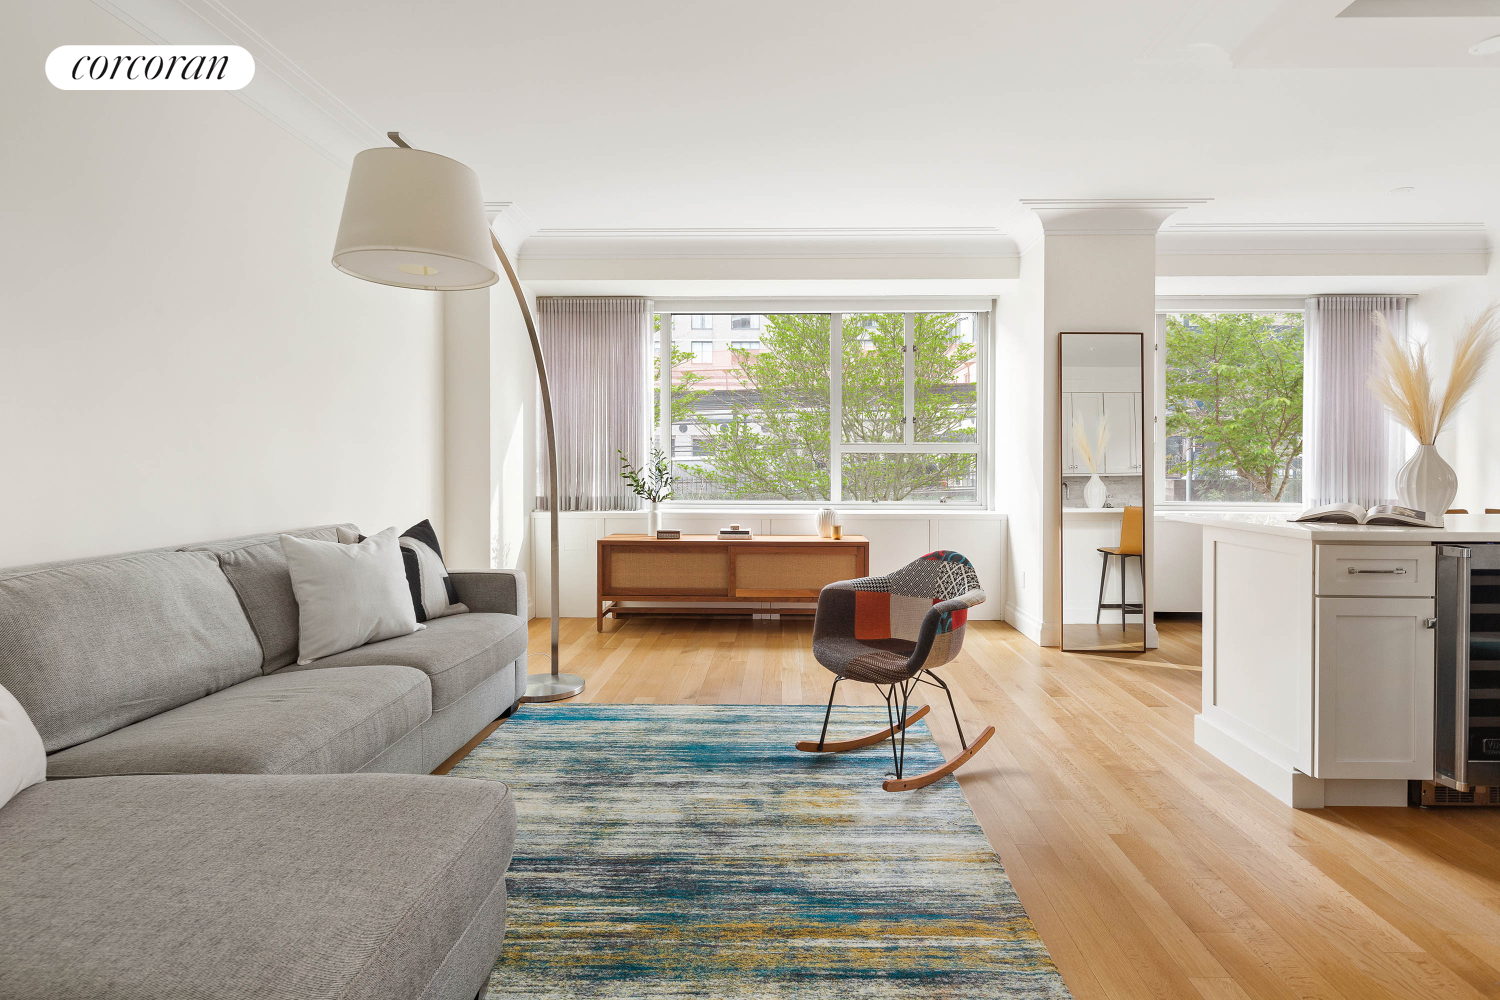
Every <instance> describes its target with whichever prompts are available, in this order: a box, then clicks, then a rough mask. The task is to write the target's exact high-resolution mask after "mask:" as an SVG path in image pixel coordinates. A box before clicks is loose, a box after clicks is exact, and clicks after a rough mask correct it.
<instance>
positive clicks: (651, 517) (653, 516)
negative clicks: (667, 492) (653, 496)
mask: <svg viewBox="0 0 1500 1000" xmlns="http://www.w3.org/2000/svg"><path fill="white" fill-rule="evenodd" d="M660 529H661V505H660V504H658V503H657V502H656V501H655V500H648V501H646V534H647V535H649V536H650V537H652V538H655V537H656V533H657V531H659V530H660Z"/></svg>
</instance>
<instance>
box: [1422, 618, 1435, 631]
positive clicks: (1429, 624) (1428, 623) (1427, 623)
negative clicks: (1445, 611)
mask: <svg viewBox="0 0 1500 1000" xmlns="http://www.w3.org/2000/svg"><path fill="white" fill-rule="evenodd" d="M1422 627H1423V628H1432V629H1435V628H1437V619H1436V618H1424V619H1422Z"/></svg>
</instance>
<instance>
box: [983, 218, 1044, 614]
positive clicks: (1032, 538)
mask: <svg viewBox="0 0 1500 1000" xmlns="http://www.w3.org/2000/svg"><path fill="white" fill-rule="evenodd" d="M1045 277H1046V262H1045V259H1044V254H1043V250H1042V244H1041V242H1040V241H1038V242H1036V243H1035V244H1033V246H1032V248H1031V249H1030V250H1028V251H1027V252H1026V253H1025V254H1023V255H1022V256H1021V264H1020V279H1021V280H1020V281H1019V282H1018V283H1017V285H1016V289H1015V291H1014V292H1013V293H1012V294H1010V295H1007V296H1004V297H1003V298H1000V299H997V300H996V302H995V351H994V357H995V363H994V365H993V366H992V367H993V370H994V372H995V378H994V382H995V389H994V392H995V395H994V400H993V409H992V412H993V413H994V415H995V418H994V426H995V434H994V435H993V439H994V442H995V463H994V464H995V509H996V510H997V511H1000V512H1002V513H1004V514H1005V515H1006V517H1007V519H1008V525H1009V534H1010V538H1009V544H1008V545H1007V546H1006V554H1007V558H1006V574H1005V593H1006V607H1005V620H1006V621H1008V622H1010V623H1011V624H1012V625H1014V626H1015V627H1016V628H1017V629H1019V630H1020V631H1022V632H1024V633H1025V634H1027V635H1028V636H1031V638H1032V639H1034V640H1039V639H1040V638H1041V631H1042V622H1043V619H1044V617H1045V609H1044V607H1043V594H1044V593H1045V584H1044V579H1043V562H1044V558H1045V557H1044V550H1045V548H1046V543H1045V542H1044V540H1045V539H1046V538H1048V537H1050V536H1048V535H1046V533H1045V528H1044V518H1043V509H1044V508H1043V497H1044V495H1045V492H1046V483H1047V481H1048V479H1049V478H1050V473H1049V472H1048V471H1047V470H1048V466H1047V463H1046V460H1045V455H1046V451H1045V445H1044V433H1045V428H1046V423H1047V418H1046V413H1047V410H1046V405H1047V404H1046V397H1047V392H1046V384H1047V383H1046V380H1045V375H1044V373H1045V370H1046V362H1045V361H1044V359H1043V352H1042V346H1043V337H1042V334H1041V331H1042V306H1043V296H1044V292H1045V288H1044V283H1045ZM1054 364H1055V362H1054ZM1054 378H1055V369H1054ZM1053 406H1054V407H1055V406H1056V400H1055V399H1054V400H1053ZM1054 502H1055V500H1054Z"/></svg>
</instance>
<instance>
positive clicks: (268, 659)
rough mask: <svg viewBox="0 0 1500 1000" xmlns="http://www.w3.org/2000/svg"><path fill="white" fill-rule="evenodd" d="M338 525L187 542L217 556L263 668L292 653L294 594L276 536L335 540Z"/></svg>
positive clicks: (278, 664) (294, 642) (294, 650)
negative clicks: (252, 632) (247, 622)
mask: <svg viewBox="0 0 1500 1000" xmlns="http://www.w3.org/2000/svg"><path fill="white" fill-rule="evenodd" d="M341 527H348V526H347V525H337V524H324V525H320V526H318V527H314V528H296V529H294V530H292V531H286V532H279V533H277V534H274V535H247V536H245V537H243V538H230V539H226V540H224V541H221V542H202V543H200V544H198V545H189V546H187V549H189V550H193V551H203V552H212V553H214V554H215V555H216V556H217V557H218V560H219V567H220V568H221V569H223V570H224V575H225V576H226V577H228V578H229V583H230V585H231V586H233V587H234V592H235V593H236V594H238V595H239V598H240V604H241V605H242V606H243V607H244V609H245V617H247V618H249V619H250V627H251V628H252V629H254V630H255V637H256V638H257V639H259V640H260V648H261V653H262V654H263V655H262V658H261V669H262V670H263V671H264V672H265V673H268V674H269V673H270V672H271V671H273V670H279V669H280V668H282V667H284V666H286V665H287V664H288V663H291V662H292V661H293V660H295V659H296V658H297V598H296V595H295V594H293V593H292V576H291V573H290V571H288V569H287V566H286V556H285V555H284V554H283V553H282V551H281V536H282V535H283V534H287V535H292V536H293V537H296V538H312V539H317V540H320V541H325V542H332V541H337V540H338V529H339V528H341Z"/></svg>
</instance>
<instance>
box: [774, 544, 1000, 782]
mask: <svg viewBox="0 0 1500 1000" xmlns="http://www.w3.org/2000/svg"><path fill="white" fill-rule="evenodd" d="M982 603H984V591H982V590H980V589H979V577H978V575H976V574H975V572H974V567H973V565H972V564H971V563H970V562H969V560H967V559H965V558H964V557H963V556H961V555H959V554H958V553H957V552H947V551H941V550H940V551H937V552H929V553H927V554H926V555H925V556H923V557H922V558H920V559H918V560H916V561H915V562H911V563H908V564H907V565H905V566H903V567H901V568H900V569H898V570H896V571H895V572H894V573H892V574H891V575H890V576H867V577H864V578H863V579H859V580H844V581H842V582H840V583H830V584H829V585H828V586H826V587H824V588H823V590H822V592H821V593H819V595H818V610H817V617H816V618H815V619H814V623H813V656H814V657H815V658H816V659H817V661H818V662H819V663H821V664H823V666H825V667H827V668H828V669H829V670H831V671H832V672H833V675H834V677H833V688H832V690H830V691H829V692H828V711H827V712H825V713H824V714H823V732H822V734H821V735H820V736H819V737H818V739H817V741H816V742H813V741H812V740H804V741H802V742H800V743H798V744H797V749H798V750H804V751H806V752H808V753H840V752H842V751H845V750H858V749H860V748H861V747H868V746H873V745H875V744H876V743H880V742H881V741H883V740H885V739H886V738H887V737H889V738H890V740H891V756H892V758H893V759H894V760H895V763H896V770H895V775H896V776H895V777H894V778H892V779H889V780H887V781H886V782H885V784H884V786H883V787H884V788H885V790H886V791H888V792H905V791H910V790H911V789H913V788H921V787H922V786H924V785H930V784H932V783H933V782H934V781H937V780H938V779H939V778H941V777H943V776H944V775H946V774H952V773H953V772H954V771H956V770H958V768H959V767H961V766H962V765H963V764H964V763H965V762H966V761H968V759H969V758H970V757H973V756H974V755H975V754H976V753H978V752H979V748H980V747H982V746H984V745H985V743H987V742H988V741H989V738H990V737H991V736H993V735H994V734H995V727H994V726H988V727H986V728H985V730H984V732H982V733H980V734H979V738H978V739H976V740H975V741H974V742H973V743H969V742H967V741H965V740H964V727H963V723H961V722H959V720H958V709H957V708H956V707H954V704H953V693H952V692H951V691H949V690H948V685H947V684H944V683H943V681H942V680H941V679H940V678H939V677H938V676H937V675H936V674H934V673H933V672H932V671H933V669H934V668H936V667H940V666H942V665H943V664H945V663H948V662H949V661H951V660H953V659H954V658H955V657H956V656H958V653H959V650H960V649H961V648H962V647H963V642H964V628H965V624H966V622H967V621H968V614H969V609H970V608H972V607H974V606H975V605H976V604H982ZM846 680H847V681H863V682H865V683H867V684H874V685H875V687H876V689H877V690H879V691H880V693H881V694H882V695H884V696H885V708H886V717H887V718H888V719H889V720H890V723H891V725H890V728H888V729H883V730H881V731H880V732H878V733H872V734H870V735H869V736H862V737H860V738H859V739H853V740H842V741H838V742H829V741H828V720H829V718H830V716H832V714H833V698H834V695H835V694H836V693H837V692H838V688H839V682H840V681H846ZM918 684H927V685H930V686H932V687H939V688H942V689H943V693H944V694H946V695H947V696H948V707H949V709H951V710H952V711H953V724H954V726H956V727H957V728H958V742H959V744H960V745H961V746H962V747H963V752H962V753H960V754H959V755H958V756H956V757H954V758H953V759H952V760H950V761H948V762H946V763H944V764H943V766H941V767H939V768H935V769H934V770H931V771H928V772H927V773H926V774H922V775H918V776H917V777H914V778H907V777H904V776H903V774H902V766H903V764H904V763H905V757H906V730H907V728H908V727H909V726H911V725H912V723H914V722H916V721H917V720H918V719H920V718H922V717H923V716H924V715H926V714H927V709H928V706H927V705H923V706H921V707H920V708H918V709H917V710H916V711H915V712H913V713H911V714H910V715H907V712H906V708H907V702H908V701H909V700H910V698H911V695H912V693H913V692H914V691H916V688H917V685H918ZM898 709H899V714H898ZM898 719H899V720H900V721H897V720H898Z"/></svg>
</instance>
